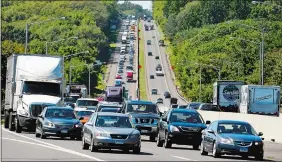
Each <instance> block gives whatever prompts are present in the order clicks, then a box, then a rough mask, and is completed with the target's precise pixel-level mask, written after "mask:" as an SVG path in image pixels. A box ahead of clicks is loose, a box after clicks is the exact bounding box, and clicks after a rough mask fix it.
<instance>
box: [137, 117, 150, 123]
mask: <svg viewBox="0 0 282 162" xmlns="http://www.w3.org/2000/svg"><path fill="white" fill-rule="evenodd" d="M135 122H136V123H137V124H140V123H148V124H152V123H154V119H143V118H135Z"/></svg>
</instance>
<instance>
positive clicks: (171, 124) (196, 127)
mask: <svg viewBox="0 0 282 162" xmlns="http://www.w3.org/2000/svg"><path fill="white" fill-rule="evenodd" d="M206 124H210V121H207V122H206ZM206 124H205V122H204V120H203V118H202V116H201V115H200V114H199V113H198V112H197V111H196V110H191V109H170V110H169V111H167V112H166V114H164V115H163V116H162V118H161V120H160V121H159V123H158V137H157V146H158V147H162V146H163V145H164V147H165V148H170V147H171V145H172V144H178V145H192V146H193V149H195V150H196V149H199V146H200V144H201V140H202V138H201V137H202V133H201V132H202V130H204V129H206V128H207V126H206Z"/></svg>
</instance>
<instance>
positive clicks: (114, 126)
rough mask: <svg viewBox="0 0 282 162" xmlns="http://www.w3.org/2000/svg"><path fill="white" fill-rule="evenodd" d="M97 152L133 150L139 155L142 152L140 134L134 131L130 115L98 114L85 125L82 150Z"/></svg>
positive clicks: (94, 114) (93, 115)
mask: <svg viewBox="0 0 282 162" xmlns="http://www.w3.org/2000/svg"><path fill="white" fill-rule="evenodd" d="M89 147H90V150H91V152H95V151H97V150H98V149H122V150H123V151H124V152H129V150H133V153H135V154H139V153H140V150H141V135H140V132H139V131H138V130H136V129H134V127H133V125H132V124H131V122H130V119H129V115H127V114H119V113H110V112H96V113H93V114H92V116H91V118H90V119H89V120H88V122H87V123H85V125H84V127H83V131H82V148H83V149H89Z"/></svg>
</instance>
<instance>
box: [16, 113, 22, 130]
mask: <svg viewBox="0 0 282 162" xmlns="http://www.w3.org/2000/svg"><path fill="white" fill-rule="evenodd" d="M15 131H16V132H17V133H21V132H22V127H21V126H20V122H19V118H18V116H17V117H16V118H15Z"/></svg>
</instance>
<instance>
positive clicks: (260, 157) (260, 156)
mask: <svg viewBox="0 0 282 162" xmlns="http://www.w3.org/2000/svg"><path fill="white" fill-rule="evenodd" d="M255 159H256V160H257V161H263V153H262V154H257V155H255Z"/></svg>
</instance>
